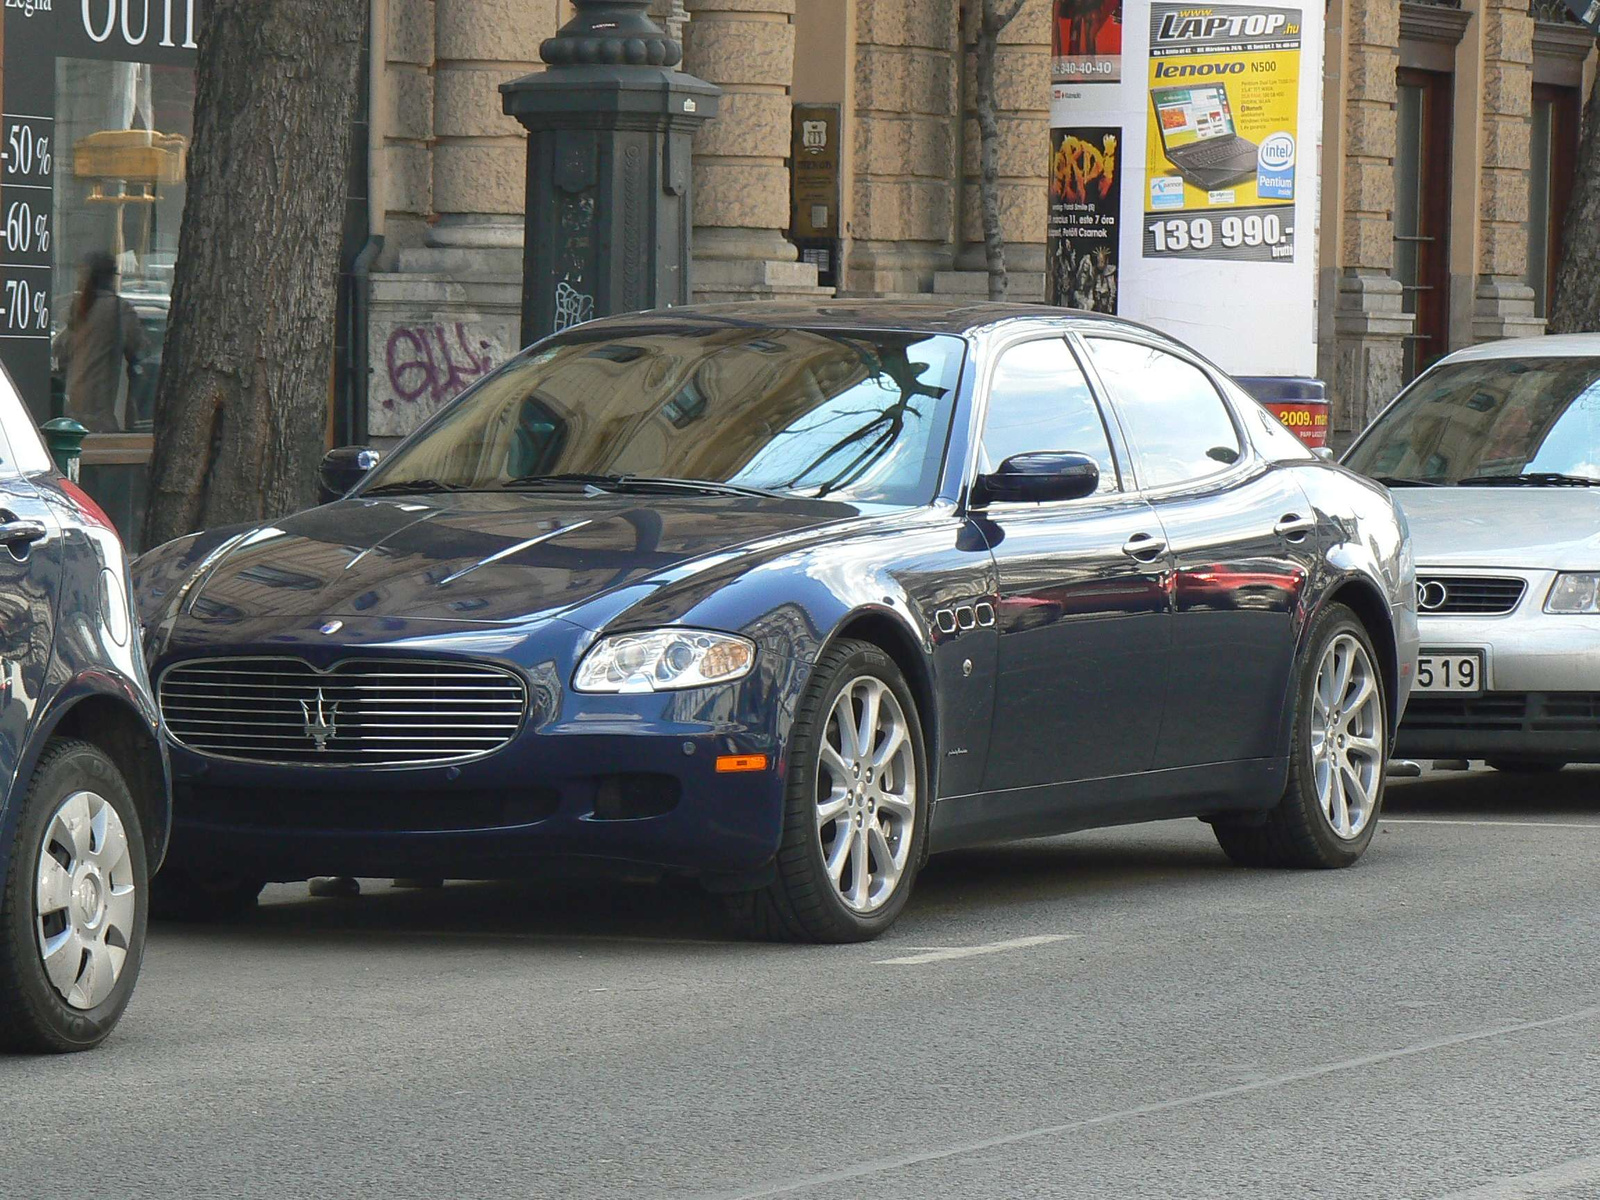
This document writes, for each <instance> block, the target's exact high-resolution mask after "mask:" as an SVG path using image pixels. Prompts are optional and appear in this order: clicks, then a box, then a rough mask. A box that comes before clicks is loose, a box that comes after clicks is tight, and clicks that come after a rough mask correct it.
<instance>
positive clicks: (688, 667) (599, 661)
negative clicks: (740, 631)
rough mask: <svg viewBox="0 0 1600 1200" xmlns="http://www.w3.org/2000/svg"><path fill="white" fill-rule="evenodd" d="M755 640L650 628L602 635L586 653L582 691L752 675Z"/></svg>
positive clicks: (579, 682)
mask: <svg viewBox="0 0 1600 1200" xmlns="http://www.w3.org/2000/svg"><path fill="white" fill-rule="evenodd" d="M755 661H756V644H755V643H754V642H752V641H751V640H750V639H749V638H742V637H738V636H737V635H735V634H731V633H709V632H707V631H705V630H701V629H652V630H649V631H647V632H643V633H618V634H613V635H612V636H610V637H603V638H601V639H600V640H599V641H598V642H596V643H595V645H594V648H593V649H591V650H590V651H589V653H588V654H586V655H584V656H583V662H582V663H580V664H579V666H578V674H577V678H575V679H574V680H573V681H572V686H573V687H574V688H575V689H577V690H578V691H580V692H621V693H624V694H626V693H637V692H665V691H673V690H676V689H678V688H693V687H706V686H708V685H709V684H714V683H729V682H731V681H733V680H735V679H742V678H744V676H746V675H748V674H750V669H751V668H752V667H753V666H755Z"/></svg>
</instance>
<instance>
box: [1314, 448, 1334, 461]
mask: <svg viewBox="0 0 1600 1200" xmlns="http://www.w3.org/2000/svg"><path fill="white" fill-rule="evenodd" d="M1311 453H1313V454H1315V455H1316V456H1317V457H1318V458H1320V459H1321V460H1322V461H1323V462H1338V461H1339V456H1338V455H1336V454H1335V453H1334V452H1333V447H1332V446H1318V447H1317V448H1316V449H1314V450H1313V451H1312V452H1311Z"/></svg>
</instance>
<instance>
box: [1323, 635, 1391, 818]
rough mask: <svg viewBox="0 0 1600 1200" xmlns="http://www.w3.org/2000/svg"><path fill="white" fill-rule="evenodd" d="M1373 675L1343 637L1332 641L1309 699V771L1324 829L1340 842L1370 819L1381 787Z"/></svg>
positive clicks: (1360, 651) (1357, 646)
mask: <svg viewBox="0 0 1600 1200" xmlns="http://www.w3.org/2000/svg"><path fill="white" fill-rule="evenodd" d="M1379 695H1380V693H1379V688H1378V673H1377V670H1376V669H1375V668H1374V667H1373V665H1372V659H1371V658H1369V657H1368V656H1367V652H1366V649H1365V648H1364V647H1363V646H1362V645H1361V643H1360V642H1359V641H1357V640H1356V639H1355V638H1353V637H1351V636H1350V635H1349V634H1347V633H1343V634H1340V635H1339V636H1338V637H1336V638H1334V639H1333V641H1332V643H1331V644H1330V645H1329V646H1328V648H1327V650H1325V651H1324V652H1323V655H1322V662H1321V663H1320V664H1319V665H1318V667H1317V685H1316V691H1315V692H1314V693H1313V695H1312V714H1311V769H1312V777H1313V778H1314V779H1315V781H1316V786H1317V800H1318V802H1319V804H1320V807H1321V809H1322V815H1323V817H1324V819H1326V820H1327V822H1328V827H1329V828H1330V829H1332V830H1333V832H1334V833H1335V834H1337V835H1338V836H1339V837H1341V838H1344V839H1345V840H1347V841H1348V840H1351V839H1354V838H1357V837H1360V836H1361V831H1362V830H1364V829H1365V828H1366V827H1367V822H1369V821H1370V820H1371V819H1372V809H1373V805H1374V803H1375V802H1376V800H1377V796H1378V788H1379V786H1380V784H1381V783H1382V781H1383V766H1384V764H1383V758H1384V750H1383V747H1384V736H1383V706H1382V704H1381V703H1380V702H1379Z"/></svg>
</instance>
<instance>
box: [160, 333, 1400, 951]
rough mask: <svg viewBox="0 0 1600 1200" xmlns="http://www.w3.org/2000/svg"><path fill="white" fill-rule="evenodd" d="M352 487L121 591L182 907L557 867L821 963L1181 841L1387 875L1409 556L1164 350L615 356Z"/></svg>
mask: <svg viewBox="0 0 1600 1200" xmlns="http://www.w3.org/2000/svg"><path fill="white" fill-rule="evenodd" d="M376 459H377V456H376V454H374V453H372V452H368V451H358V450H346V451H335V452H334V454H333V455H331V456H330V459H329V462H328V463H327V464H325V472H326V473H327V475H328V476H329V477H331V478H333V479H334V481H335V482H338V478H339V476H340V473H341V472H348V473H350V475H352V476H353V475H355V474H357V473H359V472H360V471H361V470H363V469H367V473H366V474H365V476H364V477H363V478H360V480H359V482H358V483H355V486H354V487H353V488H352V490H350V491H349V494H348V495H346V496H344V497H343V498H342V499H339V500H337V501H336V502H334V503H329V504H326V505H324V506H322V507H319V508H315V509H311V510H309V511H306V512H302V513H299V514H297V515H294V516H291V517H286V518H283V519H281V520H275V521H268V522H264V523H262V524H260V525H257V526H253V527H249V528H232V529H221V530H216V531H212V532H209V533H205V534H197V535H194V536H191V537H187V538H183V539H180V540H178V541H176V542H173V543H170V544H168V545H166V546H162V547H160V548H158V549H156V550H154V551H152V552H151V553H149V554H147V555H146V556H144V557H143V558H142V559H140V560H139V562H138V563H137V564H136V568H135V575H136V591H137V592H138V595H139V598H140V603H141V605H142V609H143V615H144V619H145V622H146V625H147V634H146V650H147V652H148V655H149V658H150V664H151V671H152V677H153V678H155V679H156V681H157V689H158V695H159V699H160V703H161V707H162V713H163V716H164V719H165V723H166V729H167V732H168V736H169V737H170V739H171V750H172V755H173V762H174V770H175V773H176V777H177V785H176V786H177V813H176V818H175V830H174V837H173V849H172V869H171V870H170V871H169V873H168V874H166V875H164V876H163V880H162V881H160V882H162V883H163V884H164V885H165V890H164V892H163V899H164V901H165V902H167V903H168V904H170V905H171V906H172V907H175V908H177V909H180V910H182V909H187V910H188V911H189V912H190V913H191V914H192V915H194V916H197V917H207V916H212V917H214V916H219V915H223V914H226V913H228V912H236V911H238V910H240V909H241V908H244V907H247V906H248V905H249V904H251V903H253V901H254V898H255V896H256V894H257V893H258V892H259V890H260V888H261V887H262V885H263V883H264V882H265V881H269V880H296V879H304V878H307V877H310V876H315V875H324V874H336V875H378V876H398V875H406V876H431V877H443V878H499V877H539V876H543V875H545V874H547V873H550V872H554V871H558V870H560V871H566V870H571V869H575V868H581V869H595V870H614V871H620V872H622V873H624V874H628V875H635V876H636V875H652V874H676V875H683V876H689V877H693V878H695V879H697V880H699V881H700V882H701V883H702V884H703V885H704V886H705V887H707V888H708V889H710V890H712V891H714V892H716V893H720V894H721V895H723V896H724V897H726V899H727V902H728V906H729V909H730V911H731V912H732V913H733V915H734V916H735V917H736V919H737V920H738V922H739V923H740V924H741V925H742V926H743V927H744V928H745V929H746V930H748V931H749V932H751V933H753V934H756V935H758V936H766V937H775V938H790V939H803V940H816V941H848V940H858V939H863V938H868V937H872V936H874V935H876V934H878V933H880V932H882V931H883V930H884V929H886V928H887V927H888V926H889V925H890V924H891V923H892V922H893V921H894V919H895V918H896V916H897V915H898V914H899V913H900V912H901V910H902V909H903V908H904V906H905V904H906V901H907V898H908V897H909V895H910V892H911V888H912V884H913V881H914V879H915V877H916V874H917V871H918V869H919V868H920V867H921V866H922V864H923V862H924V861H925V860H926V858H927V856H928V855H929V854H930V853H932V852H938V851H942V850H947V849H951V848H954V847H959V846H966V845H971V844H973V843H978V842H985V841H993V840H997V839H1006V838H1020V837H1032V836H1039V835H1048V834H1057V833H1063V832H1067V831H1071V830H1075V829H1083V828H1087V827H1092V826H1100V825H1113V824H1121V823H1128V822H1138V821H1148V820H1153V819H1158V818H1168V817H1201V818H1203V819H1205V820H1207V821H1209V822H1210V823H1211V824H1212V825H1213V826H1214V828H1215V830H1216V834H1217V837H1218V839H1219V840H1220V842H1221V844H1222V846H1223V848H1224V849H1225V850H1226V852H1227V853H1228V854H1229V855H1230V856H1231V857H1232V858H1234V859H1235V860H1237V861H1238V862H1241V863H1247V864H1252V865H1274V866H1303V867H1338V866H1345V865H1348V864H1350V863H1353V862H1354V861H1355V860H1356V859H1357V858H1358V857H1359V856H1360V855H1361V853H1362V852H1363V851H1364V850H1365V848H1366V846H1367V844H1368V842H1369V841H1370V839H1371V838H1372V835H1373V831H1374V828H1375V826H1376V823H1377V819H1378V814H1379V811H1380V808H1381V805H1382V799H1383V782H1384V763H1385V758H1386V753H1387V748H1388V745H1389V738H1390V736H1391V731H1392V730H1393V729H1394V727H1395V724H1396V722H1397V720H1398V718H1399V716H1400V713H1401V711H1402V710H1403V708H1404V705H1405V701H1406V697H1407V693H1408V690H1409V687H1410V683H1411V663H1412V661H1413V658H1414V655H1415V650H1416V611H1415V584H1414V580H1413V578H1412V566H1411V561H1410V550H1409V540H1408V535H1407V533H1406V530H1405V527H1404V525H1403V522H1402V520H1401V519H1400V518H1399V517H1398V516H1397V515H1396V512H1395V510H1394V507H1393V504H1392V503H1391V501H1390V498H1389V495H1388V493H1387V492H1386V491H1385V490H1384V489H1383V488H1382V487H1380V486H1378V485H1377V484H1374V483H1371V482H1369V481H1366V480H1362V479H1360V478H1358V477H1355V476H1353V475H1351V474H1349V473H1347V472H1345V471H1344V470H1343V469H1341V468H1339V467H1337V466H1335V465H1333V464H1331V463H1327V462H1323V461H1321V460H1320V459H1318V458H1316V457H1315V456H1313V455H1312V454H1311V453H1310V452H1309V451H1307V450H1306V449H1304V448H1303V447H1302V446H1301V445H1300V443H1299V442H1298V441H1297V440H1296V439H1295V438H1294V437H1293V436H1292V435H1290V434H1289V433H1288V432H1287V431H1286V430H1284V429H1283V428H1282V426H1281V425H1279V424H1278V423H1277V422H1276V421H1275V420H1274V419H1273V418H1272V417H1271V416H1269V415H1268V414H1267V413H1266V412H1265V410H1263V409H1262V408H1260V407H1259V406H1258V405H1256V404H1255V403H1254V402H1253V401H1252V400H1250V399H1249V398H1248V397H1247V396H1246V395H1245V394H1244V393H1243V392H1242V391H1241V390H1240V389H1239V388H1238V386H1237V385H1235V384H1234V383H1233V382H1232V381H1231V380H1229V379H1228V378H1227V377H1226V376H1225V375H1224V374H1222V373H1221V372H1220V371H1218V370H1217V369H1215V368H1214V367H1212V366H1211V365H1210V364H1209V363H1207V362H1205V361H1204V360H1203V359H1201V358H1199V357H1197V356H1196V355H1195V354H1193V353H1192V352H1190V351H1189V350H1187V349H1185V348H1184V347H1183V346H1181V345H1179V344H1178V343H1176V342H1174V341H1172V340H1171V339H1169V338H1166V337H1164V336H1161V335H1159V334H1156V333H1153V332H1151V331H1150V330H1147V329H1143V328H1140V327H1138V326H1135V325H1133V324H1130V323H1127V322H1124V321H1119V320H1116V319H1112V318H1106V317H1093V316H1089V315H1086V314H1079V313H1071V312H1066V311H1063V310H1050V309H1041V308H1030V307H1021V306H994V305H980V306H974V307H970V308H962V309H954V310H952V309H948V308H942V307H935V306H932V305H913V304H896V303H889V302H840V303H838V304H837V305H830V306H825V307H788V306H780V305H775V304H762V305H755V306H724V307H705V308H684V309H673V310H667V311H661V312H652V313H643V314H635V315H631V316H627V317H619V318H612V319H606V320H600V321H595V322H591V323H588V324H585V325H581V326H578V327H576V328H573V329H570V330H567V331H565V332H563V333H561V334H559V335H557V336H556V337H554V338H551V339H548V340H546V341H544V342H541V343H540V344H538V345H536V346H534V347H532V348H530V349H529V350H527V351H525V352H524V353H522V354H521V355H519V356H518V357H516V358H514V359H513V360H512V361H511V362H509V363H508V364H507V365H506V366H505V367H503V368H501V369H500V370H498V371H497V372H495V373H494V374H492V375H491V376H489V377H488V378H486V379H485V380H483V381H482V382H480V383H479V384H478V385H476V386H475V387H473V388H472V389H471V390H469V391H468V392H466V393H465V394H463V395H462V396H460V397H459V398H458V399H456V400H455V401H453V402H452V403H450V404H449V405H448V406H446V407H445V408H444V409H443V410H442V411H440V412H439V413H437V414H436V415H435V416H433V417H432V418H431V419H430V420H429V421H427V422H426V424H424V425H423V426H422V428H421V429H420V430H419V431H418V432H417V433H416V434H415V435H413V436H412V437H411V438H409V439H408V440H407V441H406V442H405V443H404V444H402V445H401V446H400V447H399V448H398V449H396V450H395V451H394V452H393V453H392V454H390V455H389V456H388V457H386V458H384V459H383V460H382V461H381V462H377V463H376V466H375V467H374V466H373V464H374V462H375V461H376ZM349 482H355V480H354V479H353V478H351V479H350V480H349ZM339 486H340V487H342V486H343V484H342V483H340V484H339Z"/></svg>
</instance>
